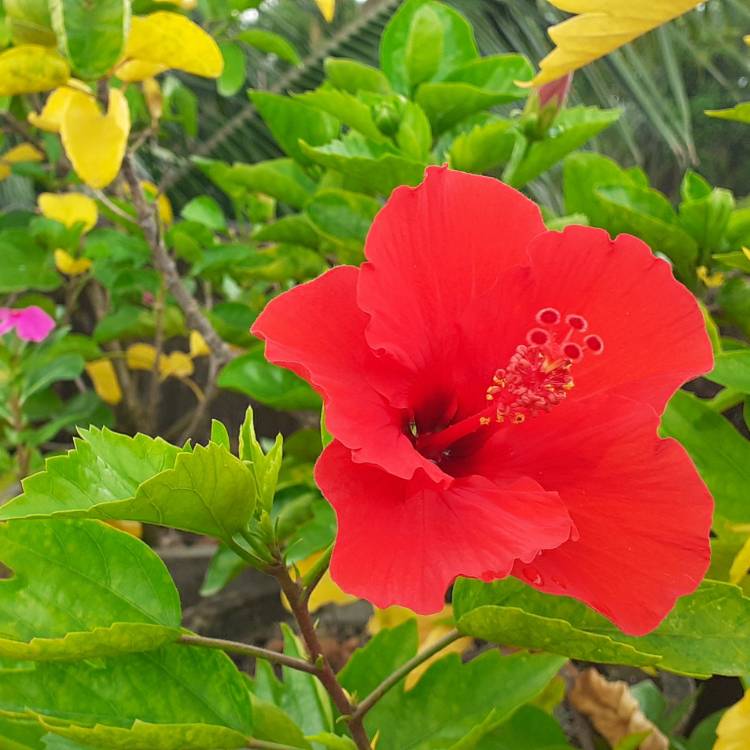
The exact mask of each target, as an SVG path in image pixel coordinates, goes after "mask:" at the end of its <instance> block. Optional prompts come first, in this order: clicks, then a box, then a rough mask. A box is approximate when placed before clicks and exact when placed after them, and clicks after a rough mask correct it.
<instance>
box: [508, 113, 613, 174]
mask: <svg viewBox="0 0 750 750" xmlns="http://www.w3.org/2000/svg"><path fill="white" fill-rule="evenodd" d="M620 114H621V112H620V110H619V109H599V108H598V107H571V108H570V109H565V110H563V111H562V112H561V113H560V114H559V115H558V116H557V119H556V120H555V122H554V124H553V125H552V127H551V128H550V129H549V131H548V132H547V134H546V136H545V137H544V139H543V140H541V141H535V142H533V143H531V144H530V145H529V146H528V147H527V148H526V150H525V151H524V152H523V158H521V159H520V161H519V162H518V163H517V164H514V163H513V162H511V164H509V165H508V168H507V169H506V171H505V173H504V174H503V179H504V180H505V182H507V183H509V184H510V185H513V187H516V188H522V187H523V186H524V185H526V184H527V183H528V182H530V181H531V180H533V179H534V178H535V177H538V176H539V175H540V174H542V172H545V171H546V170H548V169H549V168H550V167H552V166H554V165H555V164H557V162H559V161H560V160H561V159H562V158H563V157H565V156H567V154H569V153H570V152H571V151H575V150H576V149H577V148H580V147H581V146H583V145H584V144H585V143H587V142H588V141H590V140H591V139H592V138H593V137H594V136H595V135H598V134H599V133H601V132H602V130H605V129H606V128H608V127H609V126H610V125H612V124H613V123H615V122H616V121H617V119H618V118H619V117H620Z"/></svg>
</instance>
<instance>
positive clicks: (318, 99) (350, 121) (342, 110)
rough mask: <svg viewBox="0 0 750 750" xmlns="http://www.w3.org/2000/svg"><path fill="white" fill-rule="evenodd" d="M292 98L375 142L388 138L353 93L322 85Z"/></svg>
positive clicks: (366, 107)
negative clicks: (326, 114) (335, 119)
mask: <svg viewBox="0 0 750 750" xmlns="http://www.w3.org/2000/svg"><path fill="white" fill-rule="evenodd" d="M294 99H295V100H296V101H300V102H303V103H304V104H308V105H310V106H311V107H315V108H316V109H319V110H322V111H323V112H327V113H328V114H329V115H333V116H334V117H336V118H337V119H338V120H340V121H341V122H342V123H344V125H346V126H348V127H350V128H353V129H354V130H357V131H359V132H360V133H362V135H363V136H365V137H366V138H369V139H370V140H372V141H375V142H376V143H384V142H385V141H387V140H388V139H387V137H386V136H385V135H383V133H381V132H380V130H379V128H378V126H377V125H376V124H375V121H374V120H373V118H372V113H371V111H370V107H369V106H368V105H367V104H365V102H363V101H362V100H361V99H359V98H357V97H356V96H354V95H353V94H349V93H348V92H346V91H341V90H339V89H335V88H332V87H329V86H322V87H321V88H318V89H315V91H309V92H306V93H304V94H297V95H296V96H295V97H294ZM324 143H325V141H324Z"/></svg>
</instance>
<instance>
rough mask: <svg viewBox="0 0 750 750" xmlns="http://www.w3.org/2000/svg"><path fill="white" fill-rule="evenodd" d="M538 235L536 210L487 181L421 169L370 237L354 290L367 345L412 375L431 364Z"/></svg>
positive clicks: (520, 197)
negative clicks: (419, 178)
mask: <svg viewBox="0 0 750 750" xmlns="http://www.w3.org/2000/svg"><path fill="white" fill-rule="evenodd" d="M543 231H544V224H543V223H542V218H541V215H540V213H539V209H538V207H537V206H536V205H535V204H534V203H532V202H531V201H530V200H528V198H525V197H524V196H523V195H521V193H519V192H517V191H516V190H513V189H512V188H510V187H508V186H507V185H504V184H503V183H501V182H498V181H497V180H493V179H491V178H489V177H482V176H479V175H472V174H466V173H464V172H457V171H455V170H449V169H447V168H445V167H430V168H428V169H427V171H426V173H425V179H424V182H422V183H421V184H420V185H419V186H418V187H416V188H410V187H400V188H397V189H396V190H395V191H394V192H393V194H392V195H391V198H390V200H389V201H388V202H387V203H386V205H385V207H384V208H383V209H382V210H381V211H380V213H379V214H378V215H377V216H376V217H375V221H374V222H373V225H372V228H371V229H370V233H369V235H368V237H367V244H366V247H365V255H366V256H367V259H368V261H369V262H368V263H365V264H364V265H363V266H362V272H361V276H360V280H359V284H358V287H357V301H358V304H359V306H360V307H361V308H362V309H363V310H364V311H365V312H367V313H370V315H371V316H372V321H371V322H370V324H369V326H368V328H367V340H368V341H369V343H370V345H371V346H372V347H373V348H374V349H376V350H377V349H381V348H382V349H385V350H387V351H388V352H390V353H391V354H394V355H395V356H397V357H398V358H399V359H400V360H401V361H402V362H404V363H405V364H407V365H409V366H411V367H412V368H413V369H414V370H416V371H421V370H423V369H424V368H425V367H427V366H429V365H431V364H432V363H433V362H434V361H436V360H439V359H440V358H441V356H442V354H443V352H444V351H445V349H446V345H447V342H450V341H451V339H453V338H455V335H456V334H455V321H456V319H457V317H458V316H459V315H460V314H462V313H463V312H464V310H465V308H466V307H467V305H469V304H470V302H471V301H472V300H474V299H475V298H476V297H478V296H479V295H482V294H483V293H485V292H487V291H488V290H489V289H491V288H492V287H493V286H494V284H495V283H496V281H497V279H498V276H499V275H500V274H501V273H502V271H503V270H505V269H507V268H509V267H511V266H513V265H516V264H518V263H522V262H524V261H526V260H527V255H526V249H527V246H528V244H529V242H530V241H531V240H532V238H533V237H535V236H536V235H538V234H539V233H541V232H543ZM448 348H450V346H449V347H448Z"/></svg>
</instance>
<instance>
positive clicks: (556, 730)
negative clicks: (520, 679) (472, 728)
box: [477, 706, 572, 750]
mask: <svg viewBox="0 0 750 750" xmlns="http://www.w3.org/2000/svg"><path fill="white" fill-rule="evenodd" d="M520 748H523V750H565V749H566V748H567V749H568V750H572V748H571V747H570V745H568V744H567V738H566V736H565V732H563V730H562V729H561V728H560V726H559V724H558V723H557V722H556V721H555V720H554V719H553V718H552V717H551V716H550V715H549V714H547V713H545V712H544V711H542V710H541V709H539V708H536V707H535V706H521V708H519V709H518V711H516V712H515V713H514V714H513V715H512V716H511V717H510V718H509V719H508V720H507V721H505V722H503V723H502V724H501V725H500V726H499V727H498V728H497V729H494V730H493V731H491V732H490V733H489V734H488V735H486V736H485V737H483V738H482V740H481V741H480V742H479V744H478V745H477V750H520Z"/></svg>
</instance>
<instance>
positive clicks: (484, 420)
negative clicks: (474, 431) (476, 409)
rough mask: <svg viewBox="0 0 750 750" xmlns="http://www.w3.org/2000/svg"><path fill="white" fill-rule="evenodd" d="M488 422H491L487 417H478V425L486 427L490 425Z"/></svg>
mask: <svg viewBox="0 0 750 750" xmlns="http://www.w3.org/2000/svg"><path fill="white" fill-rule="evenodd" d="M490 421H491V420H490V418H489V417H479V424H481V425H487V424H489V423H490Z"/></svg>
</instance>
